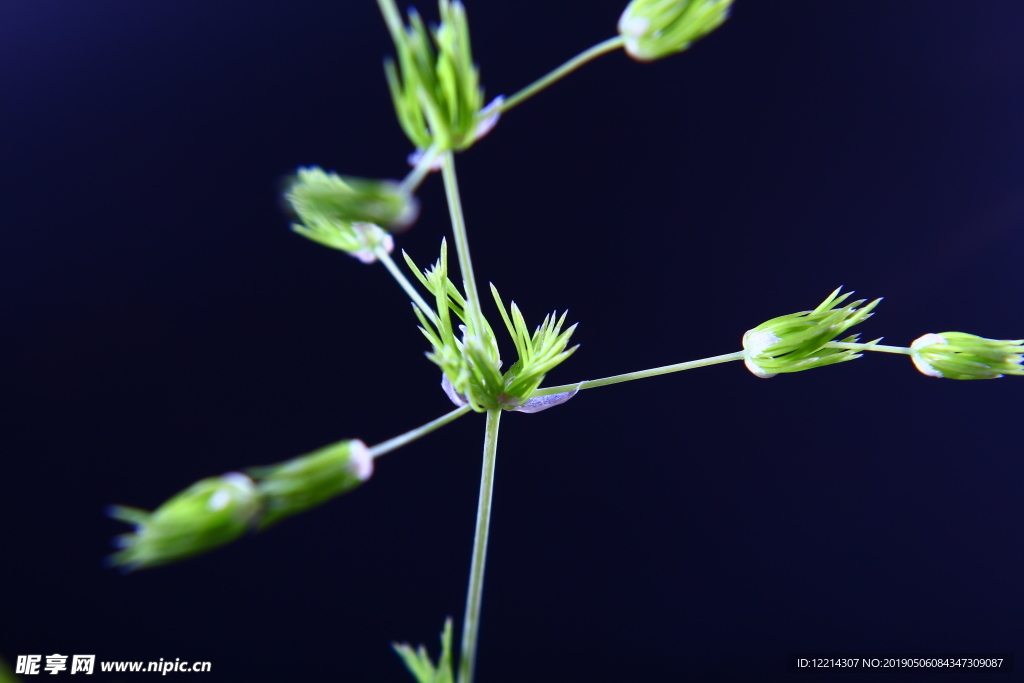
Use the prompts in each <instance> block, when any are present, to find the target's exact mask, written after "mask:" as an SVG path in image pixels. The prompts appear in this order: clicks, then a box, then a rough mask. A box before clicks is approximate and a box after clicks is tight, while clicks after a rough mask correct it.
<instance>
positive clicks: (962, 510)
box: [0, 0, 1024, 683]
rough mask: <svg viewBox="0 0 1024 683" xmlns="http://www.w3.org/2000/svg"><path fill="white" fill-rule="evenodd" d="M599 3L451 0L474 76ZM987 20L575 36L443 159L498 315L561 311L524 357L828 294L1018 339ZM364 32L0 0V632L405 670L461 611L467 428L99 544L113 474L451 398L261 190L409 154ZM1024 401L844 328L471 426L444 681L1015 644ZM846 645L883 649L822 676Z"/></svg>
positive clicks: (140, 501)
mask: <svg viewBox="0 0 1024 683" xmlns="http://www.w3.org/2000/svg"><path fill="white" fill-rule="evenodd" d="M429 5H430V3H425V4H424V6H423V7H422V8H421V9H423V10H424V13H425V14H426V15H427V16H428V17H430V18H433V17H435V16H436V15H435V13H434V8H433V7H432V6H429ZM622 5H623V0H588V1H582V0H573V1H572V2H558V3H552V2H548V1H547V0H518V1H517V2H504V1H502V2H499V1H496V0H490V1H488V2H483V1H481V0H477V1H471V2H470V3H469V8H468V11H469V16H470V21H471V24H472V27H473V39H474V41H475V43H474V49H475V55H476V58H477V60H478V62H479V64H480V66H481V72H482V80H483V83H484V84H485V86H486V88H487V92H488V97H490V96H492V95H496V94H499V93H505V94H511V93H512V92H514V91H516V90H517V89H519V88H520V87H522V86H524V85H526V84H527V83H529V82H530V81H531V80H533V79H534V78H536V77H538V76H540V75H542V74H543V73H544V72H546V71H547V70H549V69H551V68H553V67H555V66H557V65H558V64H560V63H561V62H562V61H564V60H565V59H568V58H569V57H571V56H573V55H574V54H576V53H577V52H579V51H581V50H583V49H585V48H587V47H588V46H590V45H592V44H594V43H596V42H598V41H600V40H603V39H605V38H607V37H609V36H611V35H613V32H614V30H615V22H616V21H617V19H618V15H619V13H620V12H621V10H622ZM1022 35H1024V4H1022V3H1020V2H1019V1H1016V0H975V1H974V2H971V3H963V2H953V1H952V0H936V1H933V2H901V3H891V2H881V1H872V2H862V3H852V4H851V3H822V2H811V1H796V0H794V1H791V2H773V3H768V2H755V1H753V0H738V1H737V4H736V7H735V11H734V13H733V18H732V19H731V20H730V21H729V22H728V23H727V24H726V25H725V26H724V27H723V28H722V29H721V30H719V31H717V32H716V33H715V34H713V35H712V36H710V37H709V38H707V39H706V40H705V41H703V42H701V43H699V44H697V45H696V46H695V47H694V49H693V50H691V51H690V52H687V53H684V54H682V55H679V56H676V57H673V58H670V59H666V60H663V61H660V62H657V63H654V64H648V65H642V64H638V63H635V62H633V61H631V60H629V59H627V58H626V57H624V56H623V55H622V54H621V53H616V54H612V55H609V56H605V57H602V58H601V59H600V60H598V61H597V62H595V63H594V64H592V65H589V66H587V67H586V68H585V69H583V70H582V71H581V72H579V73H577V74H574V75H572V76H571V77H569V78H568V80H566V81H564V82H563V83H561V84H559V85H557V86H556V87H555V88H554V89H553V90H551V91H548V92H545V93H543V94H541V95H540V96H538V97H537V98H536V99H535V100H532V101H530V102H528V103H526V104H524V105H522V106H521V108H518V109H515V110H513V111H512V112H510V113H509V114H508V115H507V116H506V117H505V118H504V119H503V120H502V121H501V122H500V124H499V125H498V127H497V128H496V129H495V131H494V132H493V133H492V134H491V135H490V136H489V137H487V138H486V139H485V140H483V141H482V142H481V143H479V144H478V145H477V146H476V147H474V148H473V149H472V150H470V151H469V152H467V153H465V154H463V155H460V156H459V157H458V167H459V171H460V179H461V181H462V191H463V196H464V199H465V208H466V214H467V220H468V225H469V231H470V242H471V245H472V249H473V257H474V262H475V264H476V265H477V272H478V278H479V279H480V280H481V281H482V282H483V283H486V282H487V281H493V282H495V283H496V284H497V285H498V286H499V287H500V289H501V292H502V294H503V295H504V296H505V298H506V300H508V299H510V298H512V299H515V300H516V301H517V302H518V303H519V304H520V305H521V306H522V308H523V310H524V313H525V315H526V316H527V319H528V321H529V322H530V323H531V325H532V324H536V323H538V322H539V321H540V319H541V318H542V316H543V314H544V313H545V312H547V311H550V310H552V309H554V308H559V309H562V308H568V309H569V310H570V319H571V320H572V321H579V322H580V326H579V329H578V330H577V334H576V339H577V341H578V342H579V343H581V344H582V346H581V348H580V349H579V351H578V352H577V354H576V355H575V356H574V357H573V358H572V359H571V361H570V362H568V363H566V365H565V366H563V367H560V368H559V369H558V370H557V371H555V372H554V373H552V375H551V376H550V381H551V382H553V383H565V382H571V381H574V380H582V379H588V378H595V377H601V376H605V375H609V374H616V373H621V372H628V371H632V370H638V369H642V368H646V367H653V366H657V365H663V364H669V363H676V362H680V361H684V360H690V359H695V358H701V357H704V356H710V355H716V354H721V353H728V352H731V351H735V350H738V348H739V343H740V337H741V335H742V334H743V332H744V330H746V329H748V328H750V327H753V326H754V325H756V324H758V323H760V322H762V321H764V320H765V319H767V318H770V317H774V316H776V315H781V314H785V313H791V312H794V311H798V310H802V309H806V308H810V307H813V306H814V305H816V304H817V303H818V302H819V301H820V300H821V299H823V298H824V297H825V295H826V294H828V292H830V291H831V290H832V289H833V288H835V287H836V286H839V285H844V286H846V287H847V288H851V289H856V290H857V291H858V295H863V296H866V297H872V298H873V297H876V296H885V297H886V300H885V301H884V302H883V303H882V304H881V306H880V307H879V309H878V315H877V316H875V317H874V318H872V319H871V320H870V321H868V322H867V323H866V324H864V325H863V326H862V327H863V330H862V331H863V334H864V335H865V338H867V339H871V338H875V337H878V336H883V335H884V336H885V338H886V341H887V342H888V343H891V344H898V345H906V344H909V342H910V341H911V340H912V339H914V338H916V337H917V336H919V335H921V334H923V333H925V332H941V331H945V330H961V331H966V332H972V333H976V334H981V335H985V336H991V337H998V338H1007V337H1009V338H1012V337H1015V336H1016V337H1020V336H1024V316H1022V315H1021V304H1022V301H1024V284H1022V280H1021V276H1020V273H1021V254H1022V247H1024V40H1022ZM391 49H392V48H391V46H390V42H389V38H388V36H387V32H386V31H385V29H384V26H383V22H382V21H381V20H380V17H379V16H378V13H377V8H376V6H375V3H373V2H372V1H371V0H360V1H359V2H355V1H354V0H350V1H345V2H343V1H341V0H334V1H327V0H315V1H313V0H289V1H288V2H280V1H279V2H270V1H268V0H248V1H246V2H240V1H234V0H212V1H211V0H205V1H203V2H198V1H196V0H175V1H173V2H171V1H170V0H147V1H146V2H130V1H127V0H102V1H99V2H73V1H70V0H35V1H34V2H27V1H21V2H18V1H16V0H9V1H8V2H5V3H3V5H2V6H0V93H2V96H0V124H2V125H0V194H2V207H3V211H2V214H0V215H2V217H3V227H2V245H3V246H2V248H0V288H2V291H3V296H2V297H0V307H2V309H0V315H2V321H3V323H2V324H3V332H2V335H0V338H2V342H0V344H2V346H3V354H2V356H0V357H2V361H0V392H2V396H3V406H2V414H3V416H4V420H3V422H4V427H3V429H2V430H0V453H2V458H3V475H2V476H3V495H2V497H0V513H2V515H3V520H4V522H3V532H2V538H3V540H2V546H0V547H2V550H0V556H2V560H0V572H2V575H0V586H2V591H0V614H2V615H3V616H2V619H0V653H2V655H3V657H4V658H6V659H7V660H8V661H12V660H13V658H14V657H15V656H16V655H18V654H52V653H54V652H58V653H62V654H96V655H97V657H98V658H99V659H101V660H116V659H129V660H150V659H158V658H160V657H163V658H165V659H174V658H181V659H185V660H209V661H211V662H212V666H213V673H212V674H208V675H206V676H204V677H203V679H204V680H218V681H220V680H223V681H283V680H289V681H334V680H343V681H409V680H411V678H409V677H408V676H407V675H406V674H405V673H404V672H403V670H402V667H401V665H400V663H399V661H398V659H397V658H396V657H395V656H394V655H393V654H392V653H391V651H390V650H389V647H388V643H389V642H391V641H393V640H399V641H404V640H408V641H412V642H413V643H420V642H423V643H426V644H428V645H429V647H430V648H431V650H432V651H436V647H437V634H438V632H439V631H440V628H441V625H442V621H443V619H444V617H445V616H446V615H453V616H454V617H455V618H456V623H457V624H458V623H460V622H461V617H462V610H463V602H464V597H465V583H466V578H467V573H468V567H469V555H470V548H471V541H472V531H473V520H474V513H475V510H476V495H477V485H478V482H477V480H478V476H479V452H480V440H481V432H482V430H483V420H482V418H480V417H479V416H471V417H467V418H464V419H463V420H461V421H459V422H457V423H455V424H454V425H452V426H450V427H448V428H446V429H444V430H443V431H441V432H439V433H437V434H434V435H432V436H430V437H428V438H426V439H424V440H423V441H420V442H417V443H416V444H414V445H412V446H409V447H407V448H405V449H403V450H401V451H398V452H395V453H393V454H390V455H388V456H386V457H385V458H383V459H382V460H381V461H379V462H378V468H377V473H376V475H375V476H374V478H373V479H372V480H371V481H370V482H369V483H368V484H367V485H366V486H365V487H363V488H362V489H360V490H358V491H356V492H354V493H353V494H351V495H349V496H347V497H345V498H342V499H339V500H337V501H334V502H332V503H330V504H329V505H327V506H325V507H323V508H320V509H318V510H316V511H313V512H310V513H308V514H306V515H303V516H301V517H298V518H295V519H293V520H291V521H289V522H287V523H285V524H283V525H281V526H280V527H278V528H275V529H274V530H272V531H270V532H268V533H266V534H264V535H260V536H256V537H252V538H247V539H244V540H242V541H241V542H238V543H235V544H234V545H231V546H229V547H226V548H223V549H221V550H218V551H216V552H214V553H211V554H210V555H208V556H205V557H203V558H199V559H195V560H192V561H189V562H186V563H182V564H179V565H173V566H168V567H164V568H160V569H156V570H152V571H145V572H140V573H137V574H133V575H129V576H122V575H119V574H117V573H116V572H114V571H111V570H107V569H104V568H103V567H102V565H101V560H102V558H103V556H104V555H105V554H106V553H107V552H108V551H109V541H110V538H111V537H113V536H114V535H115V534H117V533H120V532H121V531H123V530H124V527H123V525H121V524H119V523H116V522H114V521H112V520H109V519H107V518H105V517H104V516H103V514H102V512H103V509H104V507H105V506H106V505H107V504H109V503H124V504H131V505H138V506H141V507H147V508H152V507H155V506H157V505H159V504H160V503H161V502H162V501H163V500H165V499H167V498H168V497H170V496H171V495H173V494H174V493H175V492H177V491H179V490H181V489H183V488H185V487H186V486H188V485H189V484H191V483H192V482H194V481H196V480H198V479H200V478H203V477H206V476H210V475H216V474H220V473H222V472H226V471H230V470H234V469H238V468H241V467H245V466H249V465H256V464H265V463H270V462H275V461H278V460H281V459H284V458H287V457H291V456H294V455H297V454H300V453H304V452H307V451H309V450H312V449H314V448H316V447H318V446H321V445H324V444H326V443H329V442H331V441H334V440H337V439H340V438H346V437H359V438H362V439H364V440H365V441H366V442H367V443H371V444H372V443H377V442H379V441H382V440H384V439H386V438H389V437H391V436H394V435H396V434H398V433H400V432H402V431H405V430H407V429H410V428H412V427H415V426H417V425H419V424H421V423H423V422H426V421H428V420H430V419H433V418H434V417H436V416H438V415H440V414H442V413H443V412H445V411H447V410H449V409H450V408H451V406H450V404H449V403H448V401H447V399H446V398H445V396H444V395H443V393H442V392H441V390H440V388H439V387H438V382H439V379H440V378H439V373H438V371H437V370H436V368H435V367H434V366H433V365H431V364H430V363H429V362H428V361H426V360H425V359H424V358H423V351H425V350H426V342H425V340H424V339H423V338H422V337H421V336H420V333H419V332H418V331H417V330H416V329H415V324H414V318H413V316H412V314H411V312H410V311H409V306H408V304H407V303H406V301H405V299H404V298H403V295H402V293H401V291H400V290H399V289H398V288H397V287H396V286H395V285H394V283H393V282H392V281H391V280H390V278H389V277H388V276H387V273H386V272H385V271H384V269H383V268H381V267H380V266H373V267H367V266H364V265H361V264H359V263H358V262H356V261H355V260H353V259H350V258H347V257H346V256H345V255H343V254H340V253H338V252H333V251H330V250H327V249H324V248H321V247H319V246H317V245H314V244H312V243H310V242H307V241H305V240H303V239H301V238H299V237H297V236H295V235H293V234H291V233H290V232H289V231H288V229H287V219H286V217H285V216H284V215H283V213H282V212H281V210H280V208H279V205H278V188H279V183H280V180H281V178H282V177H283V176H285V175H286V174H288V173H289V172H290V171H292V170H294V168H295V167H296V166H298V165H305V164H319V165H322V166H324V167H325V168H329V169H333V170H337V171H339V172H341V173H347V174H353V175H364V176H370V177H374V176H376V177H401V176H402V175H403V174H404V173H405V172H406V170H407V167H406V165H405V155H406V154H407V153H408V152H409V151H410V145H409V143H408V142H407V141H406V139H405V138H404V136H403V135H402V133H401V132H400V130H399V128H398V126H397V124H396V122H395V118H394V113H393V111H392V109H391V104H390V101H389V98H388V95H387V91H386V87H385V84H384V79H383V74H382V70H381V59H382V58H383V57H384V56H385V55H387V54H389V53H390V52H391ZM420 196H421V199H422V202H423V213H422V216H421V218H420V221H419V223H418V224H417V225H416V226H415V227H414V228H413V229H412V230H411V231H410V232H409V233H407V234H405V235H402V236H401V237H400V238H399V239H398V244H399V246H400V247H402V248H405V249H407V250H408V251H409V252H410V254H412V255H413V257H414V258H415V259H417V260H418V261H419V262H421V263H424V264H425V263H427V262H429V261H430V260H432V259H433V258H436V253H437V247H438V243H439V241H440V238H441V236H442V235H444V234H447V233H448V230H449V228H448V225H447V211H446V208H445V204H444V197H443V192H442V189H441V182H440V178H437V177H431V178H430V179H429V180H428V182H427V183H426V186H425V187H424V189H423V190H422V192H421V193H420ZM487 310H488V311H490V312H491V313H493V312H494V311H493V309H490V308H489V309H487ZM507 351H508V353H510V349H507ZM1022 405H1024V380H1021V379H1018V378H1008V379H1003V380H1000V381H996V382H959V383H958V382H952V381H938V380H933V379H929V378H926V377H923V376H921V375H919V374H918V373H917V372H916V371H915V370H914V369H913V367H912V366H911V364H910V363H909V361H907V359H905V358H902V357H897V356H889V355H883V354H872V356H871V357H869V358H863V359H860V360H858V361H856V362H853V363H847V364H844V365H842V366H838V367H831V368H825V369H821V370H815V371H813V372H807V373H800V374H795V375H789V376H780V377H777V378H775V379H773V380H771V381H768V382H766V381H763V380H759V379H756V378H754V377H753V376H752V375H750V373H748V372H747V371H746V370H745V369H744V368H743V366H742V365H740V364H738V363H734V364H731V365H726V366H719V367H713V368H706V369H701V370H696V371H693V372H687V373H685V374H680V375H672V376H668V377H659V378H656V379H651V380H647V381H644V382H636V383H631V384H625V385H619V386H615V387H609V388H604V389H600V390H593V391H587V392H584V393H583V394H581V395H579V396H578V397H577V398H575V399H574V400H573V401H571V402H570V403H569V404H567V405H565V406H564V407H561V408H558V409H556V410H551V411H548V412H545V413H541V414H538V415H521V414H506V416H505V417H504V418H503V421H502V433H501V439H500V447H499V454H498V463H497V483H496V488H495V505H496V507H495V512H494V518H493V526H492V535H491V548H490V555H489V564H488V572H487V582H486V590H485V599H484V610H483V622H482V628H481V645H480V653H479V667H478V674H479V676H478V679H479V681H480V682H481V683H497V682H504V681H569V680H590V681H613V680H665V681H683V680H693V681H729V680H757V681H769V680H777V679H781V680H788V679H793V680H797V679H800V680H804V679H807V680H818V679H820V680H845V678H844V677H843V676H824V677H819V676H813V675H803V676H800V675H797V674H790V673H788V672H787V669H786V655H787V653H790V652H801V651H803V652H853V651H858V652H864V651H868V652H872V651H873V652H898V651H918V652H944V651H947V652H964V651H978V652H985V651H1003V652H1013V651H1016V652H1017V654H1018V655H1020V654H1022V653H1024V648H1022V647H1021V645H1022V644H1024V583H1022V581H1021V576H1022V571H1024V540H1022V537H1024V503H1022V500H1024V497H1022V488H1024V456H1022V453H1021V440H1020V424H1021V407H1022ZM179 675H180V674H179ZM140 678H141V677H140ZM868 678H870V679H871V680H887V678H886V677H885V676H881V675H877V676H876V675H871V676H865V675H863V674H859V675H857V676H854V677H851V678H849V680H854V679H856V680H862V679H863V680H868ZM896 678H901V677H896ZM926 678H927V679H928V680H946V677H945V676H942V675H929V676H927V677H926ZM1009 678H1010V677H1009V676H1007V677H1000V680H1006V679H1009ZM97 679H99V680H105V679H104V678H103V677H100V676H97ZM107 680H115V679H114V678H113V677H111V678H110V679H107ZM116 680H126V678H125V677H119V678H117V679H116ZM132 680H134V678H132ZM949 680H958V681H965V680H978V676H977V674H961V675H956V676H952V677H949Z"/></svg>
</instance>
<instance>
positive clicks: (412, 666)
mask: <svg viewBox="0 0 1024 683" xmlns="http://www.w3.org/2000/svg"><path fill="white" fill-rule="evenodd" d="M391 647H392V648H393V649H394V651H395V652H396V653H397V654H398V656H399V657H401V658H402V662H403V663H404V664H405V668H407V669H408V670H409V673H411V674H412V675H413V678H415V679H416V681H417V683H452V682H453V680H454V677H453V676H452V620H451V617H449V618H447V619H445V622H444V630H443V631H442V632H441V655H440V656H439V657H438V660H437V666H434V662H433V661H432V660H431V659H430V654H429V653H428V652H427V648H426V647H424V646H423V645H420V646H419V647H418V648H416V649H415V650H413V649H412V647H411V646H410V645H409V644H408V643H401V644H399V643H392V644H391Z"/></svg>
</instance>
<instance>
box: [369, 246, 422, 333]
mask: <svg viewBox="0 0 1024 683" xmlns="http://www.w3.org/2000/svg"><path fill="white" fill-rule="evenodd" d="M373 255H374V256H376V257H377V259H378V260H379V261H380V262H381V263H383V264H384V267H385V268H387V269H388V272H389V273H391V277H393V278H395V282H397V283H398V284H399V286H400V287H401V288H402V289H404V290H405V293H406V294H408V295H409V298H410V299H412V300H413V303H415V304H416V305H417V306H419V309H420V310H421V311H423V315H425V316H427V318H429V319H430V321H431V322H434V323H436V322H437V314H436V313H434V309H432V308H431V307H430V306H428V305H427V302H426V301H425V300H424V299H423V297H422V296H420V293H419V292H417V291H416V288H415V287H413V286H412V283H411V282H409V278H407V277H405V273H403V272H402V270H401V269H400V268H399V267H398V264H396V263H395V262H394V260H392V258H391V254H389V253H388V252H386V251H384V249H383V248H382V247H380V246H377V247H374V249H373Z"/></svg>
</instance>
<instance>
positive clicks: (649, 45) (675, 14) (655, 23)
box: [619, 0, 732, 62]
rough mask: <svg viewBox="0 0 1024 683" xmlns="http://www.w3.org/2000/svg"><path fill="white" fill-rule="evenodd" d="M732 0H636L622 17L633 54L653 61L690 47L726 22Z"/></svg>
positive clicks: (622, 27)
mask: <svg viewBox="0 0 1024 683" xmlns="http://www.w3.org/2000/svg"><path fill="white" fill-rule="evenodd" d="M731 5H732V0H633V1H632V2H631V3H629V5H627V6H626V11H625V12H623V13H622V17H621V18H620V19H619V33H620V34H621V35H622V37H623V38H625V41H626V42H625V49H626V52H627V53H628V54H629V56H630V57H632V58H633V59H636V60H637V61H640V62H653V61H654V60H656V59H661V58H662V57H668V56H669V55H672V54H675V53H677V52H682V51H683V50H685V49H687V48H688V47H690V43H692V42H694V41H695V40H697V39H698V38H702V37H704V36H705V35H707V34H708V33H711V31H713V30H715V29H716V28H718V27H719V26H721V25H722V22H724V21H725V20H726V19H727V18H728V17H729V9H730V7H731Z"/></svg>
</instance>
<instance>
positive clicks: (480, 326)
mask: <svg viewBox="0 0 1024 683" xmlns="http://www.w3.org/2000/svg"><path fill="white" fill-rule="evenodd" d="M441 161H442V163H441V173H442V175H443V176H444V191H445V195H446V196H447V197H448V212H449V213H450V214H451V218H452V232H454V233H455V249H456V251H458V253H459V270H460V271H461V272H462V281H463V284H464V286H465V290H466V308H467V309H469V310H468V313H469V321H467V322H471V323H472V327H473V329H474V330H475V332H476V334H478V335H482V334H483V333H484V330H485V329H487V328H486V327H484V316H483V313H481V312H480V297H479V296H478V295H477V290H476V277H475V276H474V275H473V261H472V260H471V259H470V257H469V239H468V238H467V237H466V219H465V217H464V216H463V215H462V199H461V198H460V197H459V179H458V177H457V176H456V175H455V155H454V154H452V153H451V152H450V151H449V152H445V153H444V154H442V155H441Z"/></svg>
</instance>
